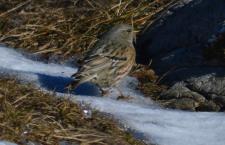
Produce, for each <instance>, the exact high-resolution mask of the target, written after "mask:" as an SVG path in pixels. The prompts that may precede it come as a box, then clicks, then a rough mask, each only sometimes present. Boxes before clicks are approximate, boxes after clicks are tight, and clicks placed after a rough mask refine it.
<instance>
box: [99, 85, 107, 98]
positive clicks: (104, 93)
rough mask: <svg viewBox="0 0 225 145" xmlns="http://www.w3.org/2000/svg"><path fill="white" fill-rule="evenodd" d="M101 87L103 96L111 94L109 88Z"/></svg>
mask: <svg viewBox="0 0 225 145" xmlns="http://www.w3.org/2000/svg"><path fill="white" fill-rule="evenodd" d="M99 89H100V91H101V95H102V96H106V95H108V94H109V91H108V90H107V89H103V88H101V87H99Z"/></svg>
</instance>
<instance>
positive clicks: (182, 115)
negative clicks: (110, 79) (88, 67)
mask: <svg viewBox="0 0 225 145" xmlns="http://www.w3.org/2000/svg"><path fill="white" fill-rule="evenodd" d="M0 52H1V53H0V75H6V74H9V75H13V76H16V77H17V78H18V79H22V80H24V81H29V82H33V83H36V85H38V86H40V87H41V89H45V90H48V89H49V85H59V84H57V83H54V82H58V83H60V82H62V85H63V83H65V82H66V81H64V80H69V79H70V78H69V77H70V75H71V74H73V73H74V72H75V71H76V68H71V67H67V66H63V65H57V64H45V63H42V62H38V61H32V60H29V59H27V58H25V57H24V56H23V55H21V54H20V53H18V52H16V51H14V50H12V49H10V48H5V47H0ZM43 76H44V77H45V81H43V79H40V77H43ZM57 79H59V80H60V81H59V80H57ZM50 81H53V83H51V82H50ZM129 81H131V82H129ZM126 82H128V83H126ZM132 83H133V84H132ZM46 84H47V85H46ZM130 84H131V85H130ZM135 84H136V81H135V80H134V79H133V78H127V79H125V80H124V82H122V83H121V84H120V87H119V88H120V89H122V90H123V89H125V91H126V92H125V93H126V95H129V96H135V97H134V98H135V99H134V100H138V99H139V98H140V100H142V101H134V102H126V101H120V100H116V99H115V97H112V96H113V95H115V94H113V93H112V94H111V95H112V96H111V97H91V96H75V95H71V94H64V93H62V92H60V93H58V95H59V96H62V97H69V98H71V99H72V100H74V101H84V102H86V103H90V105H91V106H92V107H94V108H96V109H98V110H100V111H102V112H105V113H110V114H112V115H113V116H114V117H115V118H117V119H118V120H119V121H120V122H121V124H123V125H124V126H125V127H127V128H129V129H130V130H133V131H135V134H136V135H137V136H139V137H144V138H145V139H146V142H152V143H156V144H158V145H224V144H225V137H224V133H225V114H224V113H209V112H201V113H200V112H185V111H176V110H166V109H162V108H159V107H157V106H156V105H153V104H151V100H145V99H144V97H143V96H142V95H141V93H140V92H138V91H135V90H133V85H135ZM46 86H48V87H46ZM58 87H60V85H59V86H58ZM61 87H62V86H61ZM58 89H59V88H58ZM48 91H50V90H48ZM55 91H57V89H56V90H55ZM146 102H147V103H146ZM148 102H149V103H148ZM0 145H1V142H0Z"/></svg>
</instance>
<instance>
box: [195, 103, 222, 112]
mask: <svg viewBox="0 0 225 145" xmlns="http://www.w3.org/2000/svg"><path fill="white" fill-rule="evenodd" d="M196 110H197V111H216V112H217V111H219V110H220V107H219V106H218V105H217V104H216V103H214V102H213V101H206V102H205V103H203V104H201V105H200V106H199V107H198V108H196Z"/></svg>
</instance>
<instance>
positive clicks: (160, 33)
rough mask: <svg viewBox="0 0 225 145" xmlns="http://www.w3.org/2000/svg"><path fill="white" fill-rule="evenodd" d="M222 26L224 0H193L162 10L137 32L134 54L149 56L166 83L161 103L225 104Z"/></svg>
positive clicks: (217, 107) (202, 107)
mask: <svg viewBox="0 0 225 145" xmlns="http://www.w3.org/2000/svg"><path fill="white" fill-rule="evenodd" d="M180 2H181V1H180ZM224 31H225V1H213V2H212V1H211V0H192V1H188V2H187V3H184V4H183V5H181V6H180V7H178V6H177V5H174V6H173V7H171V8H170V9H169V10H167V11H166V12H164V13H163V14H161V16H160V19H159V20H158V21H156V22H155V23H154V24H153V25H152V26H151V27H149V29H148V30H146V31H145V32H144V34H143V35H142V36H141V37H140V38H139V40H138V43H137V53H138V55H137V56H138V58H137V60H138V61H139V62H140V63H148V62H149V60H152V68H153V69H154V70H155V71H156V73H157V74H158V75H159V76H161V77H162V76H163V79H162V81H161V82H160V83H161V84H166V85H168V86H169V87H170V88H169V89H168V90H167V91H165V92H163V93H162V94H161V95H160V97H159V100H160V101H161V102H162V104H163V105H164V106H166V107H170V108H177V109H184V110H196V111H224V110H225V68H224V58H225V57H224V52H225V51H224V49H225V37H224V36H225V35H224V34H225V33H224ZM143 46H144V47H143ZM139 56H142V57H139ZM143 56H144V57H143ZM165 74H166V75H165Z"/></svg>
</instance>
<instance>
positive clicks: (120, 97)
mask: <svg viewBox="0 0 225 145" xmlns="http://www.w3.org/2000/svg"><path fill="white" fill-rule="evenodd" d="M116 89H117V91H118V92H119V95H118V97H117V100H130V99H132V97H131V96H129V95H124V94H123V92H122V91H121V89H119V88H118V87H116Z"/></svg>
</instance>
